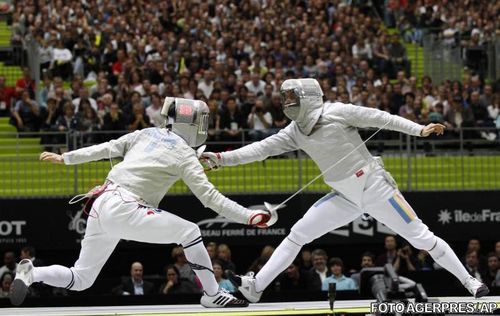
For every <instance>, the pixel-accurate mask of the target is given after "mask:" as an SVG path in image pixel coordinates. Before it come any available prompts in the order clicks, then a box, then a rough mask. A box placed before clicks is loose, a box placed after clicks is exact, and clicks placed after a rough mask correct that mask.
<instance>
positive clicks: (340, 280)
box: [321, 257, 358, 291]
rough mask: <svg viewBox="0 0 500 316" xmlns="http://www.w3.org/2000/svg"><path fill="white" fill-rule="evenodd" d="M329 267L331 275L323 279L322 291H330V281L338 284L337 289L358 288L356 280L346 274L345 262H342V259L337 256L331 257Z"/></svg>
mask: <svg viewBox="0 0 500 316" xmlns="http://www.w3.org/2000/svg"><path fill="white" fill-rule="evenodd" d="M328 268H329V270H330V272H331V275H330V276H329V277H327V278H326V279H325V280H323V282H322V284H321V290H322V291H328V286H329V284H330V283H335V284H336V289H337V291H348V290H357V289H358V287H357V286H356V283H355V282H354V280H353V279H351V278H348V277H346V276H345V275H344V273H343V272H344V271H343V270H344V263H343V262H342V259H340V258H336V257H334V258H331V259H330V261H329V262H328Z"/></svg>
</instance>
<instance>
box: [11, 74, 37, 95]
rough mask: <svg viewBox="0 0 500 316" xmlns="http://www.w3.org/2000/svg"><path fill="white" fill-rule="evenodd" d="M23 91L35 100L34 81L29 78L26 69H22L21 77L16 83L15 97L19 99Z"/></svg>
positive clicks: (29, 75)
mask: <svg viewBox="0 0 500 316" xmlns="http://www.w3.org/2000/svg"><path fill="white" fill-rule="evenodd" d="M24 91H28V93H29V97H30V98H32V99H34V98H35V80H34V79H32V78H31V70H30V69H29V68H28V67H23V76H22V77H21V78H19V79H17V81H16V91H15V96H16V97H18V98H20V97H21V95H22V93H23V92H24Z"/></svg>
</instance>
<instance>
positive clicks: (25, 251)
mask: <svg viewBox="0 0 500 316" xmlns="http://www.w3.org/2000/svg"><path fill="white" fill-rule="evenodd" d="M19 259H20V260H23V259H29V260H31V262H32V263H33V266H35V267H40V266H44V265H45V264H44V262H43V261H42V260H41V259H40V258H37V257H36V250H35V248H34V247H32V246H25V247H23V248H22V249H21V255H20V256H19Z"/></svg>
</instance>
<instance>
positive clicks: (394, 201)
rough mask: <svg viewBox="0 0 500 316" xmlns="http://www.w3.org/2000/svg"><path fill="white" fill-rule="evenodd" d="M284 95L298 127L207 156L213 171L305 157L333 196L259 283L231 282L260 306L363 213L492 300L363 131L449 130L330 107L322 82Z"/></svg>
mask: <svg viewBox="0 0 500 316" xmlns="http://www.w3.org/2000/svg"><path fill="white" fill-rule="evenodd" d="M280 93H281V97H282V108H283V111H284V113H285V115H286V116H287V117H288V118H290V119H291V120H292V122H291V123H290V124H289V125H288V126H287V127H286V128H284V129H283V130H281V131H280V132H279V133H278V134H275V135H273V136H270V137H268V138H266V139H264V140H262V141H259V142H256V143H252V144H249V145H247V146H244V147H242V148H240V149H237V150H234V151H229V152H223V153H211V152H206V153H204V154H202V156H201V160H202V163H204V164H205V165H206V166H208V168H217V167H220V166H234V165H240V164H246V163H250V162H254V161H261V160H264V159H266V158H267V157H269V156H276V155H280V154H283V153H285V152H289V151H293V150H296V149H301V150H304V151H305V152H306V153H307V154H308V155H309V156H310V157H311V158H312V159H313V160H314V161H315V162H316V164H317V165H318V166H319V168H320V170H321V172H322V173H324V175H323V177H324V181H325V182H326V184H328V185H329V186H330V187H331V188H332V189H333V190H332V192H331V193H328V194H327V195H325V196H324V197H322V198H321V199H319V200H318V201H317V202H316V203H315V204H314V205H313V206H311V207H310V208H309V210H308V211H307V212H306V213H305V215H304V216H303V217H302V218H301V219H300V220H299V221H297V223H295V225H293V227H292V228H291V230H290V234H289V235H288V236H287V237H286V238H285V239H284V240H283V241H282V242H281V244H280V245H279V247H278V248H277V249H276V250H275V251H274V253H273V254H272V256H271V258H270V259H269V261H268V262H267V263H266V264H265V265H264V267H263V268H262V269H261V270H260V271H259V273H257V275H255V276H253V275H247V276H236V275H233V276H232V278H231V279H232V281H233V282H234V283H236V285H238V289H239V290H240V292H241V293H242V294H243V295H244V296H245V297H246V298H247V299H248V300H249V301H250V302H257V301H259V300H260V297H261V295H262V291H263V290H264V289H265V288H266V287H267V286H268V285H269V284H270V283H271V282H272V281H273V280H274V279H275V278H276V277H277V276H278V275H279V274H280V273H281V272H282V271H284V270H285V269H286V268H287V267H288V266H289V265H290V264H291V263H292V261H293V260H294V259H295V257H296V256H297V254H298V253H299V251H300V249H301V247H302V246H304V245H305V244H307V243H310V242H312V241H313V240H315V239H316V238H319V237H321V236H323V235H324V234H326V233H328V232H330V231H332V230H334V229H337V228H339V227H342V226H344V225H346V224H348V223H350V222H352V221H353V220H355V219H356V218H357V217H359V216H361V215H362V214H363V213H368V214H369V215H371V216H372V217H373V218H375V219H376V220H378V221H379V222H381V223H383V224H385V225H386V226H387V227H389V228H391V229H392V230H393V231H395V232H396V233H397V234H399V235H400V236H402V237H403V238H405V239H406V240H407V241H408V242H410V244H411V245H413V246H414V247H415V248H417V249H424V250H427V251H428V252H429V253H430V255H431V256H432V258H433V259H434V260H435V261H436V262H437V263H438V264H439V265H440V266H442V267H443V268H445V269H447V270H448V271H450V272H451V273H452V274H453V275H455V276H456V277H457V278H458V279H459V280H460V282H461V283H462V284H463V285H464V286H465V287H466V288H467V290H469V292H470V293H471V294H472V295H474V296H475V297H476V298H477V297H481V296H484V295H486V294H488V292H489V290H488V288H487V287H486V286H485V285H484V284H482V283H481V282H479V281H478V280H477V279H475V278H473V277H471V276H470V275H469V273H467V270H466V269H465V268H464V266H463V265H462V263H461V262H460V260H459V259H458V258H457V256H456V255H455V253H454V252H453V250H452V249H451V248H450V246H449V245H448V244H447V243H446V242H445V241H444V240H442V239H441V238H439V237H437V236H435V235H434V234H433V233H432V232H431V231H430V230H429V228H428V227H427V226H426V225H425V224H424V223H422V221H421V220H420V219H419V218H418V216H417V215H416V214H415V212H414V211H413V209H412V208H411V206H410V205H409V204H408V203H407V202H406V201H405V199H404V198H403V196H402V195H401V192H400V191H399V190H398V188H397V185H396V183H395V181H394V179H393V178H392V177H391V175H390V174H389V173H388V172H386V171H385V170H384V167H383V165H382V162H381V160H380V159H379V158H375V157H372V155H371V154H370V152H369V151H368V149H367V148H366V146H365V145H364V143H363V141H362V139H361V137H360V136H359V134H358V131H357V128H358V127H360V128H363V127H378V128H382V127H385V128H386V129H389V130H394V131H398V132H402V133H405V134H409V135H414V136H420V137H427V136H429V135H431V134H433V133H435V134H437V135H441V134H443V132H444V128H445V127H444V126H443V125H441V124H429V125H427V126H423V125H419V124H416V123H414V122H412V121H410V120H407V119H404V118H402V117H399V116H395V115H391V114H389V113H387V112H384V111H380V110H377V109H373V108H367V107H361V106H355V105H352V104H343V103H339V102H334V103H330V102H326V103H324V101H323V91H322V90H321V87H320V85H319V83H318V82H317V81H316V80H315V79H289V80H285V81H284V82H283V84H282V85H281V89H280ZM335 164H336V165H335ZM334 165H335V166H334Z"/></svg>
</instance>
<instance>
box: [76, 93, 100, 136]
mask: <svg viewBox="0 0 500 316" xmlns="http://www.w3.org/2000/svg"><path fill="white" fill-rule="evenodd" d="M76 122H77V123H76V125H77V127H76V128H77V130H79V131H81V132H92V131H98V130H100V129H101V125H102V121H101V119H100V118H99V116H97V112H96V110H94V109H93V108H92V106H91V104H90V101H89V100H86V99H84V100H82V101H81V102H80V111H79V112H78V113H77V114H76Z"/></svg>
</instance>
